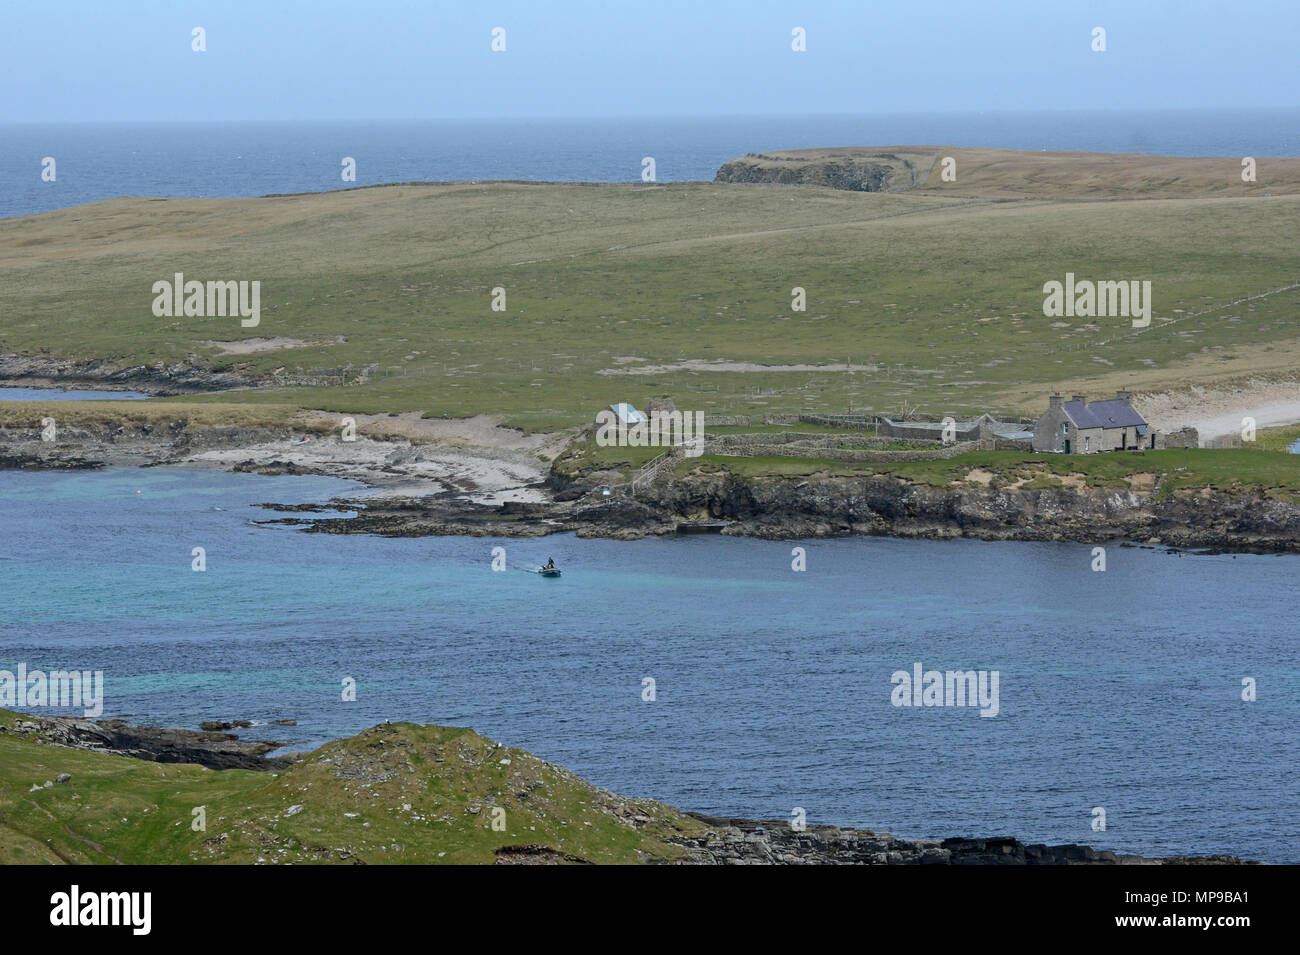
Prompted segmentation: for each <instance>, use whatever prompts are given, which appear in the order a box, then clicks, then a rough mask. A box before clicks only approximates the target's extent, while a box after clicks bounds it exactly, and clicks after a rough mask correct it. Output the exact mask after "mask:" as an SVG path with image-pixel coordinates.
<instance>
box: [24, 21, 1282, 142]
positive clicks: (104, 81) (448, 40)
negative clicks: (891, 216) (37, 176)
mask: <svg viewBox="0 0 1300 955" xmlns="http://www.w3.org/2000/svg"><path fill="white" fill-rule="evenodd" d="M196 26H201V27H204V28H205V29H206V31H207V52H205V53H196V52H193V51H192V50H191V48H190V41H191V35H190V31H191V29H192V28H193V27H196ZM497 26H500V27H504V28H505V29H506V45H507V49H506V52H504V53H493V52H492V51H491V49H490V43H491V36H490V33H491V30H492V28H493V27H497ZM796 26H800V27H803V28H805V29H806V31H807V37H808V50H807V52H806V53H794V52H792V51H791V49H790V39H791V36H790V31H791V29H792V28H793V27H796ZM1096 26H1102V27H1105V28H1106V30H1107V46H1108V50H1107V52H1105V53H1094V52H1092V50H1091V48H1090V44H1091V31H1092V28H1093V27H1096ZM1298 50H1300V0H1235V2H1234V0H1223V2H1209V0H988V2H978V0H966V2H956V0H925V2H912V0H888V2H885V0H843V2H840V0H827V2H821V3H797V2H773V0H745V2H739V0H655V2H646V3H628V2H620V0H602V2H587V0H523V2H499V3H493V2H484V3H478V2H454V0H418V2H406V0H393V2H385V0H370V2H361V0H358V2H342V0H312V2H306V0H285V2H280V0H210V2H192V0H153V2H145V0H61V2H58V3H23V2H20V0H6V2H5V3H4V4H3V5H0V64H3V66H2V67H0V121H42V120H49V121H65V120H97V119H103V120H185V119H206V118H216V119H277V118H301V119H353V118H375V119H390V118H394V119H395V118H417V117H483V118H491V117H518V116H528V117H534V116H535V117H547V116H609V115H618V116H639V115H687V114H694V115H699V114H706V115H709V114H722V113H810V112H815V113H846V112H851V113H873V112H898V111H926V112H935V111H950V110H979V109H1010V110H1017V109H1105V108H1112V107H1114V108H1163V107H1197V106H1217V107H1230V108H1231V107H1248V106H1296V105H1300V93H1298V91H1297V90H1298V86H1300V80H1298V79H1297V77H1298V76H1300V54H1298Z"/></svg>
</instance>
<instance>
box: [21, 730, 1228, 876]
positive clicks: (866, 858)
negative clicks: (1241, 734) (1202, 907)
mask: <svg viewBox="0 0 1300 955" xmlns="http://www.w3.org/2000/svg"><path fill="white" fill-rule="evenodd" d="M279 722H281V723H292V721H279ZM246 723H248V721H246V720H239V721H233V723H232V724H223V725H231V726H232V727H236V726H240V725H242V724H246ZM383 729H385V727H375V728H374V729H372V730H369V731H366V733H363V734H361V736H360V737H358V739H368V738H369V737H370V736H371V735H373V734H374V733H376V732H378V731H380V730H383ZM0 733H7V734H11V735H14V736H17V737H20V738H24V739H27V740H30V741H33V742H37V743H39V744H41V745H46V746H56V747H66V748H71V749H78V750H86V751H90V752H100V753H111V754H116V755H119V756H125V757H129V758H133V759H141V760H149V761H152V762H159V763H193V764H197V765H199V766H204V767H206V768H208V769H213V770H225V769H245V770H260V771H264V772H269V773H273V774H274V773H279V772H281V771H283V770H286V769H288V768H289V767H290V766H292V765H293V764H294V763H295V762H297V761H298V760H300V759H301V758H302V757H303V756H304V755H305V754H291V755H286V756H267V755H266V754H267V753H269V752H271V751H272V750H273V749H276V748H277V747H278V746H279V745H280V744H277V743H270V742H266V741H261V740H247V741H245V740H241V739H239V737H238V736H236V735H234V734H230V733H225V732H220V731H208V730H198V731H196V730H183V729H160V728H156V727H147V726H131V725H129V724H127V723H126V722H124V721H123V720H118V719H102V720H88V719H77V718H72V717H51V716H32V715H23V716H21V718H19V719H17V720H15V721H14V723H13V725H12V727H11V728H10V727H5V726H3V725H0ZM554 768H555V770H556V771H557V772H561V773H562V772H564V771H563V770H560V769H559V767H554ZM73 781H74V780H73V779H72V777H71V776H68V775H61V776H59V778H58V779H57V780H51V781H50V782H48V783H46V784H45V788H48V787H49V786H50V785H54V784H56V783H57V784H68V783H70V782H73ZM39 788H42V787H41V785H40V784H39V783H35V784H33V789H39ZM600 792H602V793H604V791H603V790H602V791H600ZM605 795H607V796H608V797H609V798H610V799H611V800H614V801H616V802H617V801H618V800H619V799H620V797H617V796H614V794H612V793H607V794H605ZM297 808H298V809H299V810H301V809H302V806H298V807H297ZM628 813H630V817H629V818H630V819H631V820H632V822H633V823H636V822H637V820H639V819H641V817H640V816H637V815H636V814H635V813H632V812H631V810H627V812H626V813H625V814H628ZM685 815H686V816H688V817H690V818H691V819H694V820H697V821H698V822H700V823H702V824H703V826H702V827H700V828H696V829H694V830H693V831H691V832H689V833H687V832H679V833H678V834H676V835H673V836H670V837H668V838H667V839H666V841H667V843H668V844H669V845H672V846H675V847H677V848H678V849H680V850H683V855H682V856H681V857H680V858H674V859H661V858H648V859H646V860H645V861H649V862H652V863H659V864H676V865H1242V864H1246V865H1249V864H1252V863H1248V862H1243V860H1241V859H1239V858H1237V857H1235V856H1228V855H1211V856H1196V857H1171V858H1159V859H1153V858H1144V857H1141V856H1133V855H1123V854H1119V853H1115V852H1111V851H1109V850H1096V849H1093V848H1092V847H1091V846H1085V845H1077V844H1067V845H1057V846H1048V845H1042V844H1026V843H1022V842H1020V841H1019V840H1017V839H1015V838H1013V837H1011V836H998V837H993V838H985V839H976V838H961V837H959V838H948V839H942V840H940V839H899V838H896V837H895V836H892V835H889V834H888V833H878V832H872V831H869V830H865V829H854V828H848V827H840V826H823V825H809V826H805V827H803V828H799V829H795V828H794V827H792V826H791V825H790V823H789V821H788V820H753V819H736V818H728V817H717V816H708V815H704V814H701V813H694V812H688V813H685ZM497 856H498V857H497V862H498V863H512V864H521V863H522V864H530V863H531V864H538V863H543V864H544V863H559V862H585V861H587V860H584V859H580V858H576V857H567V856H561V855H559V854H557V853H556V852H555V851H554V850H552V849H550V848H548V847H546V846H510V847H505V848H504V849H502V850H498V853H497Z"/></svg>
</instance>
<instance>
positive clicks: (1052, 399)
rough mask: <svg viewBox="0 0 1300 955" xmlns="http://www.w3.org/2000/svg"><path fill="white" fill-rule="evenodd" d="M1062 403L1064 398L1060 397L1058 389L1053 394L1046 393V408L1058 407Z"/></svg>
mask: <svg viewBox="0 0 1300 955" xmlns="http://www.w3.org/2000/svg"><path fill="white" fill-rule="evenodd" d="M1063 404H1065V398H1064V397H1062V395H1061V393H1060V392H1059V391H1058V392H1057V393H1056V394H1054V395H1048V396H1047V407H1048V410H1051V409H1052V408H1059V407H1061V405H1063Z"/></svg>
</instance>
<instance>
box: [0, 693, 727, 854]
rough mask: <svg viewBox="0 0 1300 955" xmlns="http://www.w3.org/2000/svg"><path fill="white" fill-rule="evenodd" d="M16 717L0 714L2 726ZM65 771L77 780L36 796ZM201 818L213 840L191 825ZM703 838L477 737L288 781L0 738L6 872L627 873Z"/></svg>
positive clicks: (462, 732)
mask: <svg viewBox="0 0 1300 955" xmlns="http://www.w3.org/2000/svg"><path fill="white" fill-rule="evenodd" d="M21 718H22V716H21V715H20V714H15V713H12V712H9V711H6V710H0V726H12V724H13V722H14V720H15V719H21ZM504 760H508V761H509V762H503V761H504ZM60 773H69V774H71V776H72V780H71V782H70V783H69V784H66V785H55V786H50V787H49V788H42V789H38V790H37V791H35V792H30V791H29V790H30V789H31V786H32V785H33V784H35V785H41V784H43V783H44V782H45V781H46V780H53V779H54V778H55V777H56V776H58V775H59V774H60ZM198 806H204V807H206V812H207V831H206V832H194V831H192V830H191V828H190V824H191V819H192V815H191V813H192V811H193V810H194V809H195V808H196V807H198ZM295 806H301V807H302V809H301V810H299V811H294V812H292V813H291V812H290V810H291V809H292V808H293V807H295ZM494 806H499V807H502V808H504V809H505V810H506V816H505V819H506V828H505V831H504V832H496V831H493V829H492V814H491V811H492V808H493V807H494ZM349 814H353V815H349ZM702 828H703V826H702V824H701V823H699V822H697V821H696V820H694V819H691V818H690V817H688V816H685V815H683V814H681V813H679V812H678V811H677V810H675V809H672V808H670V807H668V806H665V805H662V804H660V803H656V802H652V801H650V800H637V799H624V798H622V797H620V796H616V795H614V794H612V793H609V792H606V791H605V790H602V789H598V788H596V787H595V786H592V785H591V784H590V783H587V782H585V781H584V780H582V779H580V778H579V777H577V776H575V775H573V774H572V773H570V772H568V771H567V770H564V769H561V768H560V767H558V766H554V765H552V764H550V763H547V762H545V761H543V760H541V759H538V758H537V757H536V756H533V755H532V754H530V753H527V752H525V751H523V750H520V749H515V748H513V747H508V746H500V745H498V744H496V743H493V742H492V741H491V740H488V739H485V738H484V737H482V736H479V735H478V734H477V733H475V732H473V731H472V730H468V729H456V728H452V727H444V726H419V725H416V724H412V723H394V724H391V725H384V726H376V727H373V728H372V729H369V730H366V731H365V732H364V733H361V734H359V735H357V736H354V737H351V738H350V739H345V740H338V741H336V742H333V743H329V744H327V745H325V746H323V747H321V748H320V749H318V750H316V751H314V752H313V753H311V754H310V755H309V756H307V757H306V758H305V759H303V760H302V761H301V762H299V763H296V764H294V765H293V766H292V767H290V768H289V769H288V770H286V771H284V772H282V773H268V772H254V771H248V770H238V769H228V770H222V771H219V772H218V771H213V770H209V769H204V768H203V767H201V766H195V765H190V764H177V763H154V762H147V761H145V760H140V759H133V758H131V757H127V756H118V755H113V754H106V753H94V752H87V751H84V750H77V749H65V748H60V747H54V746H47V745H43V744H40V743H36V742H34V741H31V740H28V739H24V738H22V737H19V736H16V735H14V734H13V733H10V732H4V733H0V864H6V863H9V864H12V863H52V862H53V863H57V862H75V863H117V862H121V863H128V864H130V863H135V864H146V863H148V864H176V863H192V862H205V863H252V862H257V861H265V862H271V863H285V862H338V861H345V862H346V861H360V862H367V863H376V862H405V863H435V862H447V863H485V862H493V861H495V860H496V859H497V858H498V856H497V850H498V849H499V848H501V847H506V846H536V847H542V848H545V849H549V850H552V851H554V852H555V853H557V854H559V855H560V856H572V857H576V858H579V859H585V860H588V861H591V862H601V863H629V862H639V861H645V860H646V859H648V858H660V859H663V858H676V857H678V856H680V855H681V853H682V850H680V849H678V848H675V847H672V846H667V845H665V844H664V843H663V842H661V841H660V840H659V838H658V837H659V836H661V835H667V834H670V833H677V832H685V833H694V832H698V831H700V830H701V829H702Z"/></svg>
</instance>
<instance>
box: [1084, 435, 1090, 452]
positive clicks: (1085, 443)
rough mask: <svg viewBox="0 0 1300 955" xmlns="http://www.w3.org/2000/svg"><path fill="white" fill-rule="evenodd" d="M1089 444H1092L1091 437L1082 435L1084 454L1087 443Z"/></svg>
mask: <svg viewBox="0 0 1300 955" xmlns="http://www.w3.org/2000/svg"><path fill="white" fill-rule="evenodd" d="M1090 444H1092V438H1091V437H1089V436H1088V435H1084V438H1083V450H1084V453H1085V454H1086V453H1087V451H1088V445H1090Z"/></svg>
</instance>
